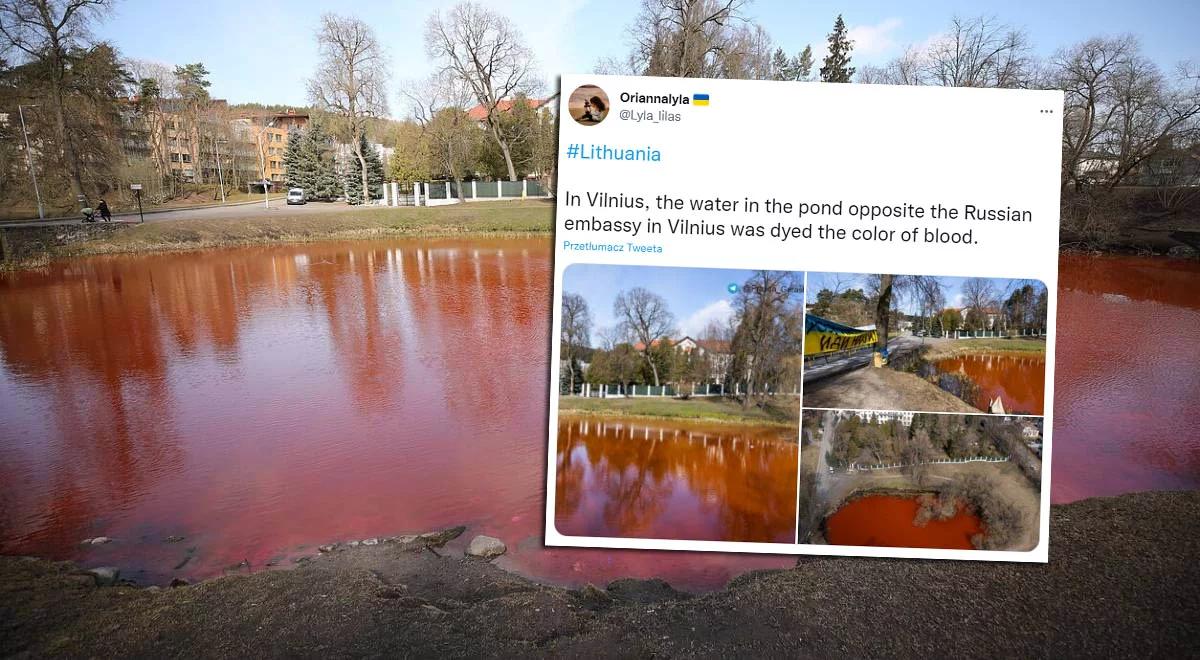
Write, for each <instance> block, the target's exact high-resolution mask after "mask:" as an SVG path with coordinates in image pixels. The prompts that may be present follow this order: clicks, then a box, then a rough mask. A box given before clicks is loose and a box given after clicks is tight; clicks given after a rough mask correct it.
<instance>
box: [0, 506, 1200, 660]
mask: <svg viewBox="0 0 1200 660" xmlns="http://www.w3.org/2000/svg"><path fill="white" fill-rule="evenodd" d="M1198 508H1200V491H1177V492H1146V493H1131V494H1127V495H1122V496H1118V497H1112V498H1093V499H1088V500H1081V501H1079V502H1075V503H1072V504H1067V505H1056V506H1054V507H1052V513H1051V537H1052V538H1053V541H1054V545H1055V548H1056V550H1055V551H1054V552H1052V553H1051V554H1050V562H1049V564H1024V563H1007V562H956V561H912V560H900V559H896V560H880V559H863V558H850V557H803V558H800V560H799V561H798V563H797V566H796V567H795V568H793V569H788V570H779V571H760V572H756V573H751V574H746V575H743V576H741V577H738V578H735V579H733V580H732V581H730V583H729V584H728V585H727V586H726V587H725V588H723V589H720V590H717V591H714V592H711V593H707V594H703V595H699V596H690V595H688V594H685V593H681V592H679V591H676V590H675V589H673V588H671V587H670V585H668V584H666V583H664V582H662V581H658V580H617V581H614V582H611V583H609V584H608V585H607V587H605V588H598V587H594V586H587V587H584V588H582V589H563V588H559V587H549V586H543V585H538V584H535V583H532V582H530V581H528V580H526V579H524V578H521V577H519V576H516V575H513V574H510V573H506V572H504V571H503V570H501V569H500V568H498V567H497V566H495V565H493V564H491V563H488V562H486V561H483V560H479V559H475V558H470V557H462V556H456V555H455V554H454V553H449V552H441V551H435V550H427V549H425V548H423V547H420V548H408V547H399V546H396V545H377V546H372V547H361V546H360V547H358V548H354V549H349V550H346V551H341V552H331V553H326V554H324V555H322V556H321V558H320V559H316V560H313V561H310V562H306V563H304V564H303V565H300V566H298V567H297V568H295V569H292V570H284V571H271V572H260V573H254V574H251V575H237V576H230V577H224V578H218V579H214V580H209V581H205V582H202V583H198V584H196V585H192V586H187V587H181V588H176V589H151V588H136V587H130V586H110V587H100V586H97V585H96V584H95V580H94V578H93V577H92V576H90V575H88V574H86V573H84V572H83V571H80V570H79V569H78V568H77V567H75V565H73V564H70V563H67V562H62V563H56V562H49V561H45V560H40V559H29V558H15V557H5V558H0V578H2V579H0V612H2V613H3V617H4V619H5V621H6V629H5V633H6V634H5V635H4V636H2V637H0V655H14V654H29V655H44V654H60V655H122V656H124V655H148V656H162V655H181V654H189V655H190V654H196V653H197V652H201V653H205V654H209V655H216V656H233V655H249V654H255V653H262V652H263V651H267V654H268V655H305V654H311V653H312V650H313V649H318V648H325V649H337V650H339V651H340V652H344V653H347V654H352V655H382V654H389V655H392V654H413V655H430V654H435V653H436V654H437V655H440V656H447V655H450V656H459V655H473V654H480V653H489V654H502V655H514V654H522V653H524V654H529V653H536V654H562V655H590V654H595V653H597V652H600V651H602V650H604V649H608V650H610V651H611V649H614V648H627V649H637V650H638V652H639V653H642V654H647V655H656V656H667V657H675V656H691V657H694V656H695V655H696V654H697V653H699V654H700V655H721V654H729V653H736V652H739V651H740V652H743V653H744V652H746V650H747V649H754V652H755V653H763V654H770V655H776V654H782V653H789V654H795V653H796V652H798V651H804V652H806V653H808V654H811V655H816V656H824V655H838V654H850V655H881V654H882V655H889V656H898V657H916V654H917V652H918V649H924V648H927V647H928V644H929V642H930V640H937V641H938V642H939V643H940V644H942V645H952V646H954V647H956V648H959V649H960V650H961V652H963V653H966V654H967V655H972V654H975V655H978V656H980V657H983V656H985V655H989V656H990V655H996V654H999V655H1017V656H1030V655H1039V656H1040V655H1047V654H1049V655H1077V654H1081V655H1105V656H1112V655H1122V656H1124V655H1130V656H1133V655H1138V656H1145V655H1162V656H1182V655H1186V654H1187V653H1189V652H1190V651H1191V650H1192V649H1194V648H1195V647H1196V645H1197V644H1200V629H1198V628H1197V627H1196V626H1195V625H1194V621H1195V617H1196V616H1197V615H1198V614H1200V612H1198V608H1197V603H1200V566H1198V565H1197V564H1196V563H1195V561H1194V558H1195V556H1196V554H1197V553H1200V534H1195V533H1184V534H1168V533H1165V531H1164V530H1167V529H1170V528H1172V526H1177V525H1178V524H1180V523H1183V524H1185V525H1187V526H1189V528H1190V529H1191V530H1193V531H1194V530H1195V525H1196V524H1197V521H1196V518H1195V512H1196V510H1197V509H1198ZM435 552H437V554H435ZM979 584H988V585H991V586H990V587H989V588H988V589H987V590H980V589H979V586H978V585H979ZM830 594H834V595H835V596H833V597H831V596H830ZM1112 603H1120V604H1121V605H1122V606H1121V607H1113V606H1112ZM764 612H768V613H770V614H769V616H768V617H767V618H766V619H764V614H763V613H764ZM915 612H919V613H920V615H919V616H917V615H914V614H913V613H915ZM863 617H868V618H869V620H871V621H873V622H875V623H874V624H873V628H872V632H873V633H874V634H871V635H864V634H862V629H861V624H860V623H859V622H860V621H861V620H862V619H863ZM964 617H965V618H964ZM947 620H961V621H962V625H956V626H952V627H950V628H947V627H945V626H944V622H945V621H947Z"/></svg>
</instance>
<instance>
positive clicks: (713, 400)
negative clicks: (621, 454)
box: [558, 396, 800, 426]
mask: <svg viewBox="0 0 1200 660" xmlns="http://www.w3.org/2000/svg"><path fill="white" fill-rule="evenodd" d="M558 409H559V412H572V413H585V414H596V415H628V416H634V417H662V418H678V419H703V420H709V421H715V422H752V423H758V424H777V425H783V426H796V425H797V424H799V423H800V422H799V420H800V398H799V397H779V398H777V399H774V400H771V401H768V402H766V403H764V404H761V405H755V406H751V407H750V408H747V409H743V408H742V404H741V403H740V402H739V401H736V400H734V399H731V398H730V399H726V398H717V397H705V398H692V399H673V398H669V397H636V398H624V397H619V398H611V399H585V398H582V397H574V396H572V397H565V396H564V397H560V398H559V400H558Z"/></svg>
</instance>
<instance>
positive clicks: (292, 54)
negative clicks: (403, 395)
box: [97, 0, 1200, 116]
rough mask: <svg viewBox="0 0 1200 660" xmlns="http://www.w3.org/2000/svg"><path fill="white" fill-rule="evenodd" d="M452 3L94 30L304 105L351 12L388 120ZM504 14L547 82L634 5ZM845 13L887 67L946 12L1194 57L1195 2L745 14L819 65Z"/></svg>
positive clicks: (601, 39) (146, 19)
mask: <svg viewBox="0 0 1200 660" xmlns="http://www.w3.org/2000/svg"><path fill="white" fill-rule="evenodd" d="M453 4H454V3H453V2H445V1H442V2H436V1H435V2H420V3H417V2H397V1H395V0H359V1H358V2H354V3H345V4H340V3H329V2H317V1H315V0H291V1H289V2H287V3H284V4H281V5H275V4H271V5H267V4H261V3H259V4H256V3H247V2H244V1H239V2H233V1H228V0H210V1H208V2H196V3H174V2H161V1H159V0H155V1H149V0H125V1H124V2H118V4H117V6H116V9H115V11H114V13H113V16H112V17H111V18H109V19H108V20H107V21H106V22H105V23H104V24H103V25H101V26H100V27H99V29H98V30H97V33H98V35H99V36H100V37H101V38H105V39H110V40H112V41H114V42H115V43H116V45H117V46H118V48H119V49H120V50H121V52H122V53H123V54H124V55H125V56H128V57H136V58H141V59H148V60H154V61H158V62H163V63H168V64H181V63H188V62H196V61H200V62H203V63H204V64H205V65H207V66H208V69H209V70H210V71H211V72H212V76H211V79H212V82H213V86H212V89H211V91H212V94H213V96H215V97H217V98H226V99H229V100H230V101H233V102H245V101H260V102H264V103H284V104H287V103H291V104H297V105H299V104H302V103H304V102H305V84H304V81H305V79H306V78H307V76H308V75H309V73H310V72H311V71H312V69H313V66H314V64H315V61H316V47H315V45H314V43H313V37H312V35H313V32H314V30H315V28H316V25H317V21H318V19H319V17H320V15H321V14H322V13H323V12H325V11H335V12H340V13H345V14H353V15H357V16H359V17H360V18H363V19H364V20H367V21H368V22H370V23H371V24H372V25H374V26H375V29H376V33H377V35H378V36H379V38H380V39H381V40H382V41H383V42H384V43H385V44H386V45H387V48H388V51H389V55H390V57H391V59H392V62H393V71H394V75H393V79H392V85H391V90H390V93H389V101H390V103H391V105H392V108H391V114H392V115H393V116H404V115H405V114H406V109H405V108H404V107H401V106H400V103H399V101H398V100H397V96H398V95H397V92H396V90H397V89H398V88H399V85H402V84H404V82H405V81H406V80H412V79H418V78H421V77H424V76H425V75H427V74H428V73H429V72H430V63H429V62H428V61H427V58H426V56H425V52H424V45H423V42H422V32H423V28H424V23H425V20H426V18H427V17H428V15H429V14H430V13H431V12H432V11H433V10H434V9H437V8H443V9H444V8H447V7H450V6H452V5H453ZM487 4H488V6H490V7H493V8H495V9H496V10H498V11H500V12H501V13H503V14H505V15H506V16H508V17H509V18H510V19H512V20H513V21H514V22H515V23H516V24H517V25H518V26H519V27H520V28H521V30H522V32H523V33H524V34H525V36H526V38H527V40H528V42H529V45H530V46H531V47H532V48H533V50H534V52H535V53H536V54H537V56H538V59H539V60H540V66H541V70H542V72H543V79H544V80H545V81H546V87H547V88H549V87H551V86H553V84H554V80H555V76H556V75H557V74H559V73H561V72H564V71H575V72H579V71H583V72H587V71H592V70H593V68H594V67H595V64H596V62H597V61H598V60H599V59H600V58H602V57H608V56H613V57H620V56H622V55H623V54H624V53H626V52H627V50H628V46H627V36H626V26H627V25H628V24H629V23H630V22H631V21H632V20H633V18H634V17H635V16H636V15H637V12H638V7H639V4H640V3H639V1H638V0H604V1H598V0H565V1H564V2H545V1H544V0H538V1H536V2H533V1H528V0H496V1H494V2H488V3H487ZM839 12H841V13H842V14H844V16H845V20H846V22H847V24H848V25H849V26H850V29H851V32H852V36H853V37H854V38H855V39H856V41H857V45H856V47H855V51H854V53H853V62H852V63H853V64H855V65H861V64H868V63H876V64H878V63H883V62H885V61H887V60H888V59H890V58H891V57H894V56H895V55H897V54H899V53H900V52H901V51H902V50H903V49H904V47H905V46H906V45H908V44H920V43H923V42H925V41H927V40H929V39H930V38H932V37H934V36H935V35H937V34H938V33H939V32H940V31H942V30H943V29H944V28H945V26H946V24H947V23H948V22H949V20H950V18H951V16H953V15H955V14H959V15H961V16H977V15H980V14H986V15H995V16H996V17H997V18H999V19H1000V20H1002V21H1004V22H1007V23H1009V24H1011V25H1014V26H1017V27H1022V28H1024V29H1026V30H1027V31H1028V32H1029V35H1030V37H1031V38H1032V40H1033V43H1034V45H1035V47H1036V49H1037V51H1038V52H1039V53H1040V54H1050V53H1052V52H1053V51H1054V50H1055V49H1056V48H1058V47H1060V46H1065V45H1068V44H1071V43H1073V42H1076V41H1079V40H1081V39H1084V38H1087V37H1089V36H1094V35H1105V34H1117V33H1124V32H1130V33H1133V34H1135V35H1137V36H1138V37H1140V39H1141V41H1142V46H1143V49H1144V53H1145V54H1146V55H1147V56H1149V57H1150V58H1151V59H1153V60H1154V61H1156V62H1157V63H1158V64H1159V65H1160V66H1162V67H1163V68H1164V69H1168V70H1169V69H1171V68H1173V67H1174V65H1175V63H1176V62H1178V61H1180V60H1184V59H1193V60H1200V46H1198V45H1197V40H1196V39H1195V34H1196V32H1195V27H1196V26H1197V25H1200V2H1196V1H1195V0H1149V1H1143V2H1128V1H1127V0H1125V1H1120V2H1118V1H1113V0H1099V1H1092V2H1087V3H1079V2H1066V1H1050V0H1047V1H1044V2H1036V3H1014V2H996V1H991V2H950V1H946V0H933V1H931V2H921V3H911V4H909V5H908V6H902V5H901V4H900V3H896V2H885V1H876V2H853V3H850V2H836V3H835V2H791V1H766V0H760V1H759V2H756V3H754V4H751V5H750V6H749V8H748V10H747V13H748V14H749V15H750V16H752V17H753V18H754V19H755V20H757V21H758V22H759V23H761V24H762V25H764V26H765V27H766V28H767V30H768V31H769V32H770V34H771V36H772V38H773V39H774V40H775V42H776V43H777V44H779V45H781V46H783V48H784V49H785V50H787V51H789V52H796V51H799V50H801V49H802V48H804V46H805V45H806V44H812V46H813V50H814V52H815V53H816V54H817V60H818V61H819V60H820V57H822V56H823V55H824V38H825V35H826V34H827V33H828V32H829V29H830V27H831V26H832V24H833V19H834V17H835V16H836V15H837V14H838V13H839Z"/></svg>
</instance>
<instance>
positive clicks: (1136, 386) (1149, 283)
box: [1050, 255, 1200, 502]
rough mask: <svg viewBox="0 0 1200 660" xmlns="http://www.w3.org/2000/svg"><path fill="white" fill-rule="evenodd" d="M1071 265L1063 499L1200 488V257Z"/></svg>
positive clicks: (1061, 416) (1061, 364) (1058, 428)
mask: <svg viewBox="0 0 1200 660" xmlns="http://www.w3.org/2000/svg"><path fill="white" fill-rule="evenodd" d="M1060 265H1061V267H1060V276H1059V302H1058V344H1057V349H1056V350H1057V355H1056V360H1057V361H1056V363H1055V389H1054V393H1055V399H1054V416H1055V417H1054V456H1053V471H1054V472H1053V474H1052V475H1051V491H1050V492H1051V498H1052V500H1053V501H1055V502H1068V501H1072V500H1076V499H1079V498H1083V497H1092V496H1097V495H1116V494H1119V493H1125V492H1129V491H1135V490H1150V489H1195V488H1200V431H1198V430H1197V429H1198V428H1200V424H1198V422H1197V420H1198V419H1200V377H1197V374H1200V350H1197V346H1200V262H1196V261H1185V260H1181V259H1163V258H1143V257H1118V256H1110V257H1096V256H1084V255H1065V256H1063V257H1062V259H1061V260H1060Z"/></svg>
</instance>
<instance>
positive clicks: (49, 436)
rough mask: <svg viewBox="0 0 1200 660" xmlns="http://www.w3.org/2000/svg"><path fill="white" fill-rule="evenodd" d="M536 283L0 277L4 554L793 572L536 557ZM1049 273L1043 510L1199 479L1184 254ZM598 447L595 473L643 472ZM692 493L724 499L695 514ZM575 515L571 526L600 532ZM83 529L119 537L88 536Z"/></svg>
mask: <svg viewBox="0 0 1200 660" xmlns="http://www.w3.org/2000/svg"><path fill="white" fill-rule="evenodd" d="M550 272H551V271H550V245H549V241H548V240H547V239H544V238H542V239H530V240H524V239H522V240H515V239H514V240H491V239H485V240H479V239H475V240H469V241H468V240H435V241H430V240H422V241H403V240H391V241H380V242H349V243H321V244H309V245H290V246H272V247H262V248H243V249H236V250H215V251H206V252H195V253H181V254H169V255H148V256H113V257H100V258H89V259H82V260H76V261H71V262H65V263H60V264H54V265H51V266H49V267H47V268H44V269H39V270H37V271H31V272H22V273H0V553H4V554H36V555H42V556H48V557H53V558H61V559H66V558H70V559H78V560H81V561H83V562H84V563H85V564H87V565H91V566H95V565H103V564H111V565H118V566H121V567H122V569H123V571H124V572H125V573H128V574H131V575H133V576H134V577H142V578H144V579H152V580H164V579H169V578H170V577H172V576H175V575H179V576H183V577H189V578H197V577H205V576H211V575H215V574H219V573H220V572H221V570H222V568H223V567H225V566H230V565H234V564H237V563H239V562H241V561H242V560H243V559H245V560H248V561H249V562H250V563H251V566H252V567H254V568H259V567H261V566H263V565H264V564H265V563H266V562H268V561H270V560H272V559H274V558H276V557H278V556H280V555H283V556H285V559H284V563H286V556H287V555H288V554H290V553H295V552H301V551H299V550H298V549H297V548H298V546H302V545H307V546H309V547H310V548H311V546H312V545H314V544H317V543H325V542H328V541H330V540H334V539H339V538H340V539H353V538H364V537H368V536H378V535H383V534H393V533H403V532H411V531H423V530H427V529H432V528H435V527H440V526H444V525H456V524H467V525H470V526H471V529H470V532H469V533H471V534H475V533H484V534H492V535H494V536H498V537H500V538H502V539H504V540H505V541H506V542H508V544H509V547H510V554H509V555H506V556H505V557H503V558H501V560H500V561H501V562H502V563H503V564H504V565H506V566H508V567H511V568H515V569H518V570H520V571H522V572H524V573H526V574H529V575H532V576H535V577H538V578H541V579H546V580H551V581H557V582H564V583H571V584H583V583H586V582H594V583H597V584H602V583H604V582H606V581H607V580H609V579H614V578H617V577H625V576H635V577H650V576H659V577H663V578H665V579H667V580H669V581H671V582H672V583H673V584H677V585H680V586H683V587H689V588H696V587H711V586H717V585H720V584H722V583H723V582H724V581H725V580H726V579H728V578H729V577H730V576H731V575H733V574H736V573H738V572H741V571H743V570H748V569H751V568H765V567H770V566H776V567H783V566H786V565H790V564H791V563H793V560H791V559H788V558H779V557H766V556H735V555H724V554H712V553H701V554H697V553H667V552H635V551H627V552H622V551H610V550H585V549H570V548H553V549H547V548H544V547H543V546H542V545H541V541H540V539H541V535H542V529H543V525H544V512H545V502H544V498H543V490H542V487H543V485H544V484H545V470H546V454H545V452H546V440H545V429H546V425H545V424H546V391H547V382H546V374H547V363H546V355H547V347H548V346H549V308H550V303H549V301H550V284H549V283H550ZM1061 277H1062V289H1061V295H1060V305H1059V319H1058V320H1059V337H1058V345H1057V346H1058V355H1057V358H1058V364H1057V374H1058V383H1057V387H1056V392H1055V393H1056V396H1057V399H1056V404H1057V405H1056V413H1057V416H1056V420H1057V427H1056V429H1055V431H1056V432H1055V436H1054V438H1055V447H1054V451H1055V455H1054V463H1053V467H1054V474H1053V486H1052V495H1053V498H1054V499H1055V500H1056V501H1065V500H1072V499H1077V498H1080V497H1087V496H1091V495H1109V494H1115V493H1119V492H1125V491H1129V490H1142V489H1151V488H1200V433H1196V421H1195V420H1196V419H1198V418H1200V408H1198V406H1200V379H1197V378H1196V377H1195V374H1196V373H1200V351H1197V350H1195V347H1196V346H1198V345H1200V287H1198V286H1197V285H1196V284H1197V282H1200V264H1196V263H1195V262H1184V261H1172V260H1166V259H1138V258H1125V257H1119V258H1094V257H1064V258H1063V262H1062V272H1061ZM583 444H584V446H585V447H586V446H587V443H583ZM639 447H641V448H642V449H645V448H646V447H645V446H644V445H639ZM662 448H663V446H662V445H661V444H660V449H662ZM601 449H603V448H601ZM607 451H611V448H609V449H604V450H603V451H601V450H600V449H597V450H596V451H595V452H594V453H592V454H585V456H586V457H587V459H586V460H582V461H581V462H580V463H578V465H579V466H580V467H581V468H582V467H583V466H588V467H589V469H590V467H591V463H590V457H591V456H593V455H595V456H603V455H604V454H605V452H607ZM631 451H632V450H631ZM676 451H682V450H676ZM787 451H792V450H791V449H784V450H781V451H780V452H779V453H780V454H781V455H782V454H785V453H786V452H787ZM664 453H666V452H664ZM764 455H765V454H764ZM612 456H613V458H611V462H604V463H602V465H603V466H609V467H605V468H604V469H611V465H614V464H616V462H617V461H625V463H622V464H626V465H628V466H629V467H628V468H627V471H626V474H629V475H633V474H636V473H637V471H638V469H639V466H640V469H642V470H643V473H645V474H654V472H652V471H651V469H650V468H649V467H648V466H647V465H646V464H639V463H637V461H636V460H633V459H631V458H628V457H622V456H621V455H620V454H619V453H618V454H613V455H612ZM654 460H656V459H652V461H651V463H653V461H654ZM695 460H697V461H698V460H699V459H698V458H697V459H695ZM727 460H734V458H732V457H731V458H727ZM739 460H740V459H739ZM779 460H783V459H779ZM784 462H786V461H784ZM792 463H793V464H794V460H793V461H792ZM667 464H668V465H670V466H671V469H672V470H676V471H674V472H672V471H670V470H668V472H665V473H661V474H665V475H666V476H665V477H664V478H666V479H668V480H673V483H674V484H675V488H676V489H677V492H679V493H680V494H681V496H682V499H679V500H676V499H674V498H672V499H670V500H668V501H666V503H665V504H662V505H661V506H662V507H663V509H662V510H663V511H667V512H675V511H679V510H694V511H698V513H697V515H695V516H694V517H691V518H688V519H687V520H688V521H689V522H688V523H687V524H688V525H695V529H698V530H700V531H701V532H704V533H712V534H714V535H715V534H716V532H715V531H713V530H714V529H716V528H717V527H720V526H722V525H724V526H725V528H726V529H731V530H742V532H744V533H747V534H750V533H753V534H759V533H762V534H765V535H774V534H775V533H776V531H777V527H778V525H776V524H774V523H769V522H765V521H764V520H763V519H760V520H759V522H753V521H754V517H753V515H751V516H750V518H749V521H743V522H737V519H738V515H741V514H739V513H738V511H737V510H735V506H736V507H737V508H739V509H741V510H744V511H750V512H753V510H754V507H753V506H750V505H747V504H739V502H742V501H743V500H744V498H745V497H747V494H746V493H747V492H750V491H749V490H748V489H742V487H741V486H740V485H734V484H724V485H722V484H721V483H720V480H719V479H718V477H717V476H716V475H712V474H710V475H708V476H707V477H705V478H704V480H696V481H695V482H694V483H695V490H694V491H693V490H692V488H693V486H691V485H690V484H688V482H687V478H686V477H685V476H683V475H682V474H681V473H680V472H678V470H681V469H684V468H685V467H686V466H687V465H688V462H687V461H684V460H682V459H679V460H676V461H675V462H669V463H667ZM656 469H658V468H656ZM772 469H773V468H771V469H765V470H762V471H759V470H758V469H757V468H756V469H755V472H756V473H765V474H771V473H772ZM703 472H704V471H703V470H702V471H701V473H703ZM592 474H593V476H594V475H595V474H599V473H592ZM608 474H612V473H611V471H610V472H609V473H608ZM631 478H632V477H630V479H631ZM625 483H631V482H630V481H626V482H625ZM653 483H657V482H653ZM755 488H756V489H757V490H758V491H759V492H767V493H770V492H771V489H770V488H769V487H767V486H765V485H759V486H756V487H755ZM705 489H708V490H705ZM792 490H793V496H792V497H794V484H793V485H792ZM693 492H713V493H718V494H720V493H725V495H726V496H727V499H725V500H724V502H726V504H724V505H722V504H721V503H720V502H721V500H720V499H719V498H718V499H717V500H716V501H715V502H714V503H713V504H712V505H710V506H709V508H707V509H704V508H702V506H701V505H700V504H699V503H700V502H703V501H704V500H702V499H700V500H697V499H695V498H694V497H693V495H692V493H693ZM770 497H772V498H776V499H773V500H772V504H771V506H772V507H773V508H774V509H781V508H785V507H786V506H791V504H790V501H789V502H788V503H787V504H776V503H775V502H776V501H777V498H778V497H781V496H776V495H771V496H770ZM590 501H591V500H588V499H587V498H586V497H582V496H581V501H580V503H579V504H578V507H577V509H576V511H577V512H581V513H578V514H577V515H580V516H583V515H584V514H587V515H597V518H595V520H599V521H600V522H599V523H595V524H597V525H598V526H599V527H601V528H604V526H605V525H609V524H611V523H608V522H604V520H605V519H604V514H603V513H602V512H601V513H599V514H595V513H594V511H595V510H594V509H589V508H588V506H591V505H589V502H590ZM729 503H735V504H729ZM721 506H724V507H725V510H724V511H722V509H721ZM681 507H682V508H681ZM713 512H720V516H724V518H721V517H720V516H716V517H714V516H713ZM760 514H761V512H760ZM772 515H774V514H772ZM706 516H707V517H706ZM580 519H581V520H582V518H580ZM611 520H613V521H615V522H618V523H619V522H620V520H619V518H612V519H611ZM713 521H716V522H713ZM731 521H732V522H731ZM635 522H636V523H638V524H645V525H648V524H649V523H647V522H645V520H644V519H643V520H641V521H635ZM615 526H617V525H614V527H615ZM739 526H740V527H739ZM789 529H790V528H789ZM705 530H707V532H705ZM96 535H106V536H110V537H113V538H115V539H117V541H116V542H114V543H112V544H109V545H106V546H97V547H95V548H83V547H81V546H79V545H78V543H79V541H80V540H82V539H84V538H87V537H91V536H96ZM171 535H182V536H186V537H187V538H186V540H185V541H184V542H182V543H178V544H174V543H163V542H162V539H163V538H164V537H167V536H171ZM697 538H700V537H699V536H697ZM192 548H194V551H191V552H189V550H190V549H192ZM309 551H311V550H309ZM185 559H186V560H187V563H186V564H183V566H182V568H180V569H178V570H176V569H175V567H176V566H178V565H180V564H181V563H182V562H183V561H184V560H185ZM135 569H142V570H144V572H143V573H140V574H139V573H137V572H136V570H135Z"/></svg>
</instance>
